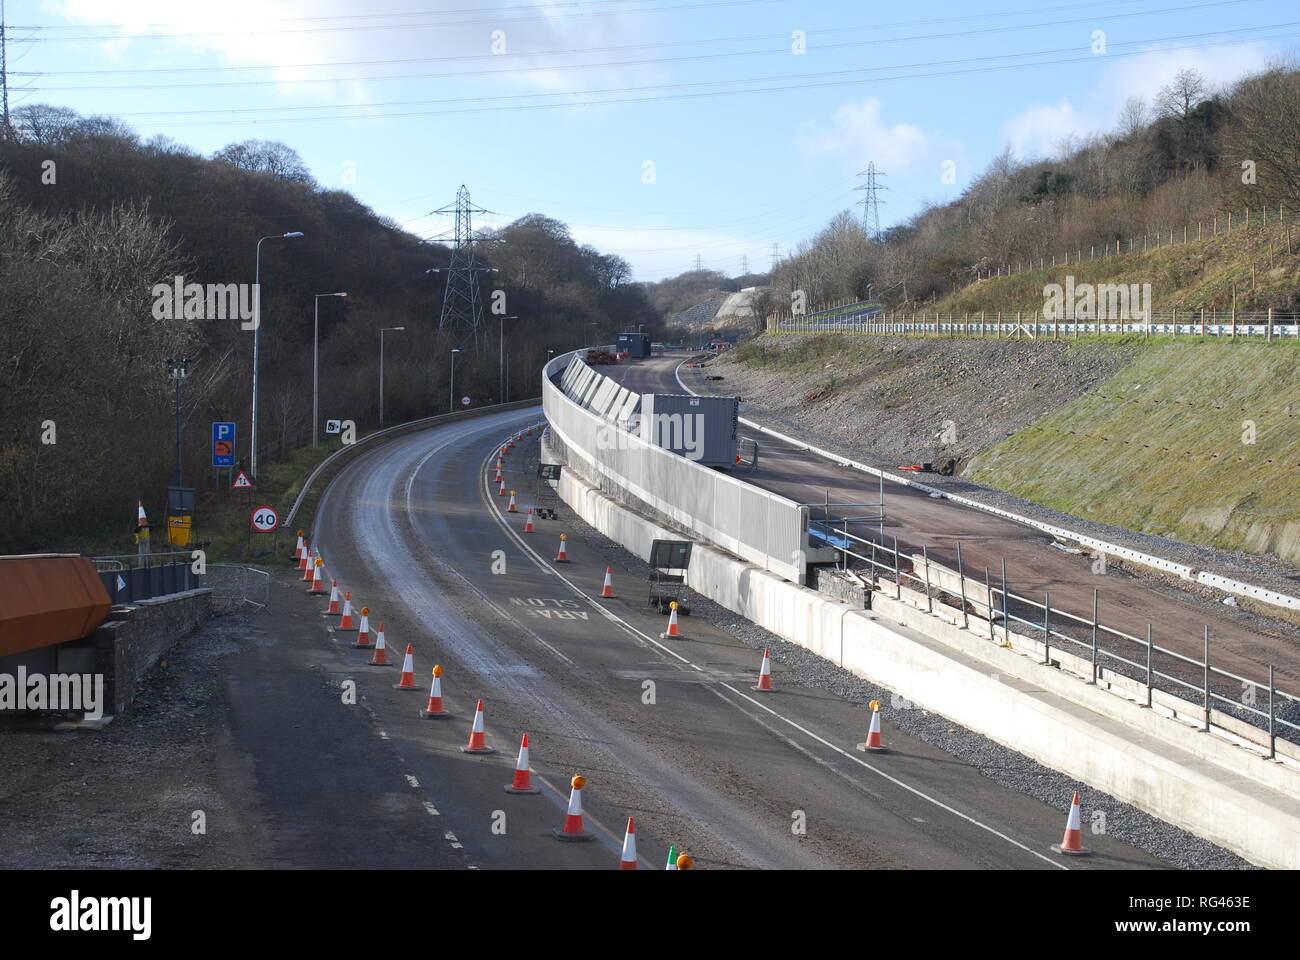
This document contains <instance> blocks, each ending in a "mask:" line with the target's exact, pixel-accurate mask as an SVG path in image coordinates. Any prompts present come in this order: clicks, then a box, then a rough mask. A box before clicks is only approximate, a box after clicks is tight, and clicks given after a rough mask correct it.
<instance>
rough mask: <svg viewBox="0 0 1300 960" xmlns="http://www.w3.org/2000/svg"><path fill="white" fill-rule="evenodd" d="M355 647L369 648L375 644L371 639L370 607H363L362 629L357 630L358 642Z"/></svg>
mask: <svg viewBox="0 0 1300 960" xmlns="http://www.w3.org/2000/svg"><path fill="white" fill-rule="evenodd" d="M353 646H354V647H365V648H366V649H367V650H368V649H370V648H371V647H373V646H374V643H372V642H371V640H370V608H369V607H362V608H361V629H360V630H359V631H357V642H356V643H354V644H353Z"/></svg>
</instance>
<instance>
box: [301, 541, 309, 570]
mask: <svg viewBox="0 0 1300 960" xmlns="http://www.w3.org/2000/svg"><path fill="white" fill-rule="evenodd" d="M310 563H311V550H310V549H308V547H307V541H306V540H304V541H303V542H302V556H301V557H299V558H298V569H299V570H306V569H307V567H308V565H309V564H310Z"/></svg>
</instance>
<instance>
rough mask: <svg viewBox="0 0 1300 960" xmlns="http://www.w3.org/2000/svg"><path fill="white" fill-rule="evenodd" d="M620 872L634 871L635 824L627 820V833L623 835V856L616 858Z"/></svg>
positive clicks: (631, 820)
mask: <svg viewBox="0 0 1300 960" xmlns="http://www.w3.org/2000/svg"><path fill="white" fill-rule="evenodd" d="M618 868H619V869H620V870H635V869H636V823H635V821H633V819H632V818H631V817H628V818H627V832H626V833H625V834H623V854H622V856H620V857H619V858H618Z"/></svg>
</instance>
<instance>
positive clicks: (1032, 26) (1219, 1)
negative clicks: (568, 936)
mask: <svg viewBox="0 0 1300 960" xmlns="http://www.w3.org/2000/svg"><path fill="white" fill-rule="evenodd" d="M1259 2H1262V0H1211V2H1209V3H1200V4H1187V5H1183V6H1176V7H1163V8H1160V9H1158V10H1143V11H1138V12H1136V13H1127V14H1115V15H1113V16H1111V17H1110V19H1122V18H1128V17H1145V16H1154V15H1156V14H1160V13H1182V12H1186V11H1189V10H1199V9H1204V8H1207V7H1220V6H1233V5H1237V4H1242V3H1259ZM1096 19H1097V17H1096V16H1095V15H1094V16H1089V17H1082V18H1075V19H1070V20H1054V21H1041V20H1039V21H1035V22H1032V23H1026V24H1012V25H1004V26H998V27H981V28H978V29H974V30H962V31H956V32H951V33H935V34H925V35H917V36H906V37H887V38H879V37H874V38H872V39H868V40H852V41H843V42H841V43H828V44H822V45H819V46H818V47H817V51H818V52H819V53H825V52H829V51H832V50H844V49H856V48H859V47H874V46H880V45H882V44H890V43H913V42H920V41H923V40H946V39H953V38H961V37H970V36H976V35H981V34H988V33H1012V32H1017V31H1022V30H1037V29H1041V28H1043V27H1053V26H1066V25H1070V24H1077V23H1092V22H1094V21H1096ZM872 29H875V28H874V27H872V26H870V25H868V26H863V27H848V28H841V29H836V30H833V31H830V30H828V31H815V32H825V33H833V34H837V35H838V34H842V33H844V32H847V31H852V30H872ZM1247 29H1253V28H1247ZM746 39H747V38H738V41H737V42H742V41H745V40H746ZM754 39H766V38H754ZM777 39H782V40H788V38H786V37H783V36H782V37H779V38H777ZM690 42H717V43H720V42H731V41H727V40H725V39H723V40H715V41H690ZM641 46H654V45H631V46H628V47H624V48H618V47H610V48H604V50H607V51H618V50H620V49H621V50H623V51H624V52H625V51H626V50H629V49H638V48H640V47H641ZM1074 49H1077V48H1074V47H1065V48H1061V49H1060V50H1058V51H1052V52H1067V51H1069V50H1074ZM593 52H600V51H597V50H573V51H559V52H557V53H556V54H549V53H545V52H542V53H524V54H511V55H508V56H509V57H510V59H511V60H512V61H513V60H514V59H516V58H528V57H540V56H552V55H563V56H568V55H575V54H589V53H593ZM788 52H789V50H788V47H786V46H784V45H783V46H781V47H779V48H775V49H768V50H739V51H731V52H729V53H704V54H694V55H690V56H680V57H649V58H645V59H640V60H628V59H626V58H620V59H618V60H613V61H603V62H599V63H567V64H545V63H543V64H535V65H529V66H520V65H515V64H513V63H511V64H510V65H508V66H501V67H496V68H493V69H490V70H458V71H449V72H442V73H396V74H380V75H377V76H328V77H297V78H283V79H276V78H272V79H266V80H220V81H210V82H203V83H183V84H177V83H166V82H164V83H157V84H151V83H135V84H118V85H109V84H82V85H78V86H52V87H29V88H27V89H30V90H32V91H38V92H42V93H69V92H77V91H95V92H109V91H112V92H117V91H131V90H157V89H168V90H171V89H211V88H229V87H267V86H277V87H278V86H290V85H301V84H335V83H350V82H376V81H387V80H446V79H460V78H466V77H482V76H489V77H490V76H501V75H507V74H508V75H512V76H513V75H515V74H518V73H532V72H539V71H545V72H550V71H556V70H596V69H604V68H609V67H617V68H620V69H626V68H628V67H634V66H665V65H668V64H678V63H689V62H696V61H708V62H710V63H713V62H716V61H718V60H728V59H737V58H741V57H768V56H778V55H781V56H783V55H786V54H788ZM503 59H505V55H495V54H472V55H468V56H457V57H436V58H427V59H405V60H390V61H361V62H360V63H361V64H362V65H369V66H385V65H392V64H406V63H438V62H446V61H463V60H490V61H494V62H500V61H502V60H503ZM950 62H953V61H951V60H943V61H930V62H928V63H926V64H924V65H927V66H928V65H935V64H938V63H950ZM339 65H340V66H342V65H347V64H339ZM306 66H315V65H306ZM319 66H329V64H320V65H319ZM243 69H269V68H266V67H259V68H243ZM277 69H295V67H293V66H292V65H290V66H286V67H280V68H277ZM48 75H49V74H41V73H36V72H26V73H23V74H21V76H32V77H35V76H48ZM787 76H790V75H787ZM795 76H797V75H795ZM716 82H720V83H721V82H725V81H716ZM548 95H556V96H558V94H548ZM379 105H380V106H383V105H385V104H379ZM265 109H275V108H265ZM300 109H304V110H309V109H316V108H313V107H311V106H304V107H301V108H300ZM319 109H323V108H319Z"/></svg>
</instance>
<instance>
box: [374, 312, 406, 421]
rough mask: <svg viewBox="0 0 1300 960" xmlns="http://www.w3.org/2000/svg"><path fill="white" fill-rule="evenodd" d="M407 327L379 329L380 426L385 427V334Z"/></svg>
mask: <svg viewBox="0 0 1300 960" xmlns="http://www.w3.org/2000/svg"><path fill="white" fill-rule="evenodd" d="M405 329H406V327H380V328H379V425H380V426H381V427H382V426H383V425H384V334H385V333H387V332H388V331H389V330H405Z"/></svg>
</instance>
